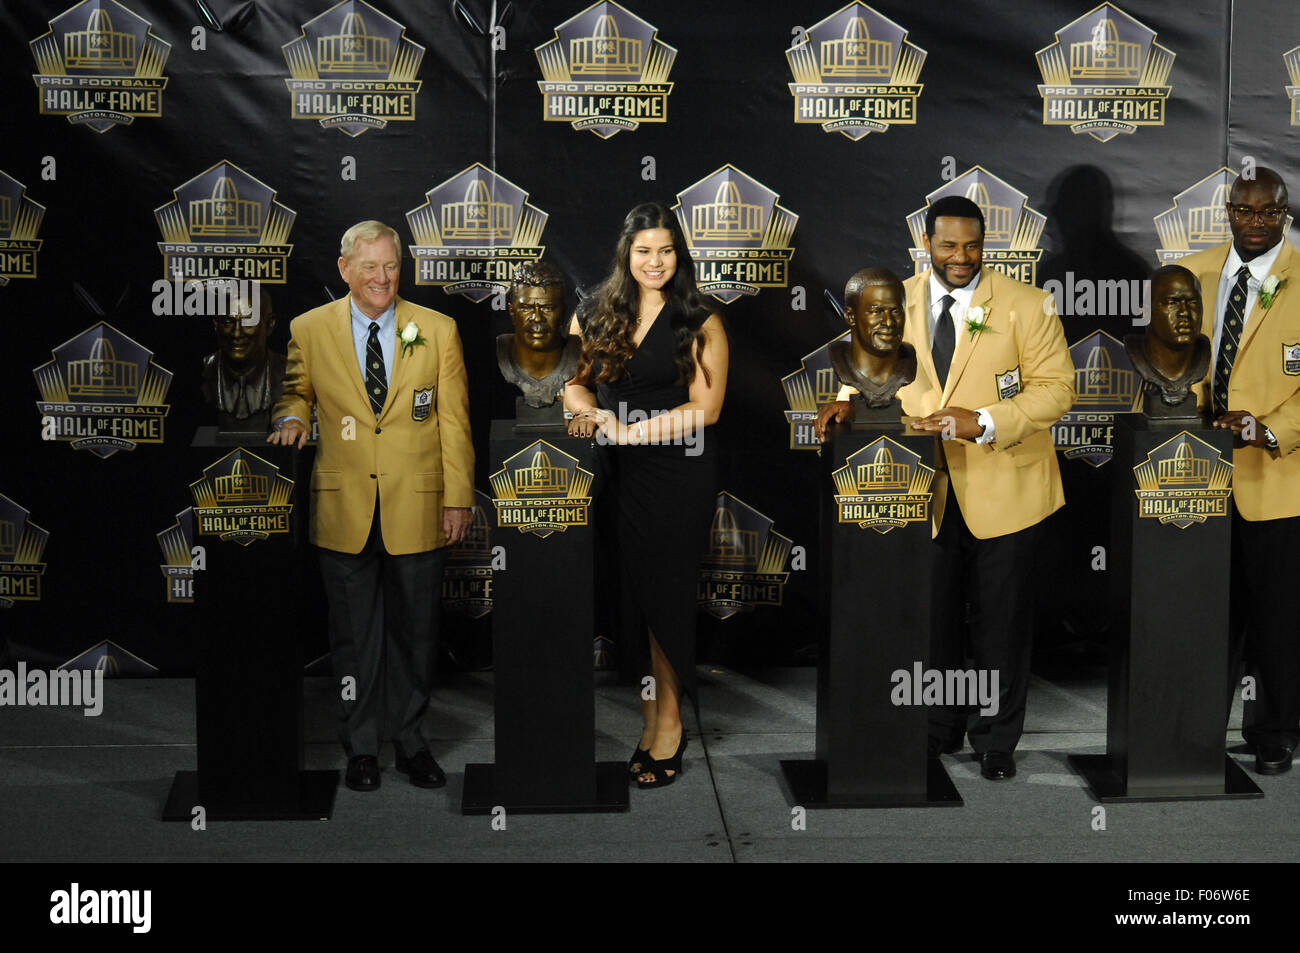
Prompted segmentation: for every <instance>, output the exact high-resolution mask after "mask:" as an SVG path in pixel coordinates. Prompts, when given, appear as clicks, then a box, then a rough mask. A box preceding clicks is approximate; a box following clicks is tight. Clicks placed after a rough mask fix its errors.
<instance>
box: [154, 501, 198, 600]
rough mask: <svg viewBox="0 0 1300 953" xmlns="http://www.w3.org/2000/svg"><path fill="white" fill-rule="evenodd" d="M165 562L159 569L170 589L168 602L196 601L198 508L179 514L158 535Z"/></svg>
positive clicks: (186, 508)
mask: <svg viewBox="0 0 1300 953" xmlns="http://www.w3.org/2000/svg"><path fill="white" fill-rule="evenodd" d="M158 546H159V548H160V549H162V554H163V559H164V560H165V562H163V563H162V565H161V566H160V567H159V568H160V569H161V570H162V574H163V581H164V583H165V584H166V587H167V601H168V602H171V603H179V604H183V605H188V604H190V603H192V602H194V507H192V506H187V507H185V509H183V510H181V511H180V512H179V513H177V514H176V522H175V523H172V525H171V526H168V527H167V528H166V529H165V530H163V531H162V532H161V533H159V534H158Z"/></svg>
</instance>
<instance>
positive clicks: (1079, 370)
mask: <svg viewBox="0 0 1300 953" xmlns="http://www.w3.org/2000/svg"><path fill="white" fill-rule="evenodd" d="M1070 360H1071V361H1072V362H1073V363H1074V395H1075V396H1074V406H1073V407H1071V408H1070V409H1069V410H1067V411H1066V412H1065V413H1064V414H1062V415H1061V419H1060V420H1058V421H1057V422H1056V423H1054V424H1052V440H1053V442H1054V443H1055V444H1056V449H1057V450H1060V451H1061V452H1062V453H1063V455H1064V456H1065V459H1067V460H1076V459H1077V460H1084V461H1086V462H1087V463H1089V464H1091V465H1092V466H1094V467H1099V466H1101V465H1102V464H1104V463H1108V462H1109V461H1110V458H1111V455H1112V453H1113V452H1114V445H1113V440H1114V435H1115V434H1114V431H1115V415H1116V414H1123V413H1128V412H1129V411H1131V410H1133V408H1134V407H1135V406H1136V402H1137V399H1138V391H1139V389H1140V388H1139V387H1138V380H1137V372H1136V371H1134V370H1133V365H1132V363H1131V362H1130V361H1129V359H1128V351H1126V350H1124V345H1123V344H1122V343H1121V342H1119V341H1117V340H1115V338H1113V337H1111V336H1110V335H1109V334H1107V333H1106V332H1105V331H1093V332H1092V333H1091V334H1089V335H1088V336H1087V337H1085V338H1083V339H1082V340H1079V341H1076V342H1075V343H1074V344H1072V345H1070Z"/></svg>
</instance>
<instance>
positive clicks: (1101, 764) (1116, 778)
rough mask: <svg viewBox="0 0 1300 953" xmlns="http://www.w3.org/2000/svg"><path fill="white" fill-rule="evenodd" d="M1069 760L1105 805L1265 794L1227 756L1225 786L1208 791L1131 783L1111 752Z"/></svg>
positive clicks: (1224, 761) (1077, 755)
mask: <svg viewBox="0 0 1300 953" xmlns="http://www.w3.org/2000/svg"><path fill="white" fill-rule="evenodd" d="M1066 760H1068V761H1069V762H1070V767H1072V768H1074V770H1075V771H1076V772H1077V773H1078V774H1079V775H1080V776H1081V777H1082V778H1083V780H1084V783H1086V784H1087V785H1088V790H1089V792H1090V793H1091V794H1092V796H1093V798H1094V799H1095V800H1098V801H1100V802H1101V803H1103V804H1124V803H1136V802H1138V801H1215V800H1240V799H1242V798H1252V797H1263V796H1264V792H1263V791H1261V790H1260V789H1259V785H1257V784H1256V783H1255V782H1254V781H1252V780H1251V779H1250V775H1248V774H1247V773H1246V772H1245V771H1244V770H1243V769H1242V767H1241V765H1239V764H1237V762H1236V761H1234V760H1232V758H1230V757H1229V756H1228V755H1226V754H1225V755H1224V756H1223V787H1222V788H1221V789H1220V788H1218V787H1217V786H1216V788H1215V790H1212V791H1204V790H1198V789H1196V788H1179V787H1177V786H1174V785H1154V784H1152V785H1142V786H1139V785H1133V786H1132V788H1133V789H1132V790H1131V791H1130V790H1129V787H1130V786H1129V785H1127V784H1126V783H1125V782H1124V779H1123V778H1122V777H1121V776H1120V774H1119V772H1118V771H1117V770H1116V769H1115V766H1114V764H1113V763H1112V761H1111V759H1110V756H1109V755H1104V754H1072V755H1070V756H1069V757H1068V758H1067V759H1066Z"/></svg>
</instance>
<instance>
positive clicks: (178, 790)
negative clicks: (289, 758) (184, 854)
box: [162, 770, 339, 821]
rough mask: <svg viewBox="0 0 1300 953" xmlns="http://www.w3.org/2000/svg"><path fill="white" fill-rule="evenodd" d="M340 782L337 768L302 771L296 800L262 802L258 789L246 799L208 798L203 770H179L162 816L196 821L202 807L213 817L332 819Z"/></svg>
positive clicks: (172, 819) (225, 818) (252, 819)
mask: <svg viewBox="0 0 1300 953" xmlns="http://www.w3.org/2000/svg"><path fill="white" fill-rule="evenodd" d="M338 786H339V773H338V771H336V770H328V771H300V772H298V795H297V797H296V798H293V799H292V800H288V801H276V802H269V801H267V802H259V801H258V800H257V792H256V791H254V792H251V793H250V795H249V799H248V801H246V802H242V803H230V802H227V803H217V802H212V801H206V802H205V801H204V800H203V799H202V798H200V797H199V773H198V772H197V771H177V772H176V778H175V780H173V781H172V789H171V793H169V794H168V795H167V804H166V806H165V807H164V808H163V814H162V819H163V820H164V821H192V820H193V819H194V808H196V807H201V808H203V811H204V814H205V815H206V819H207V820H209V821H328V820H329V819H330V817H331V816H332V815H333V814H334V793H335V792H336V791H337V790H338Z"/></svg>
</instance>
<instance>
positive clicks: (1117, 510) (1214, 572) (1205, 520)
mask: <svg viewBox="0 0 1300 953" xmlns="http://www.w3.org/2000/svg"><path fill="white" fill-rule="evenodd" d="M1231 462H1232V434H1231V432H1229V431H1226V430H1215V429H1213V428H1211V427H1209V426H1207V425H1206V424H1205V423H1203V422H1202V421H1200V420H1168V421H1164V420H1151V419H1148V418H1146V417H1145V416H1143V415H1142V414H1117V415H1116V417H1115V456H1114V461H1113V464H1112V466H1113V469H1112V471H1111V473H1112V480H1113V483H1112V486H1113V492H1114V494H1115V495H1114V503H1113V505H1112V532H1111V550H1110V553H1109V572H1110V575H1111V585H1112V593H1113V598H1112V605H1113V606H1114V612H1115V626H1114V634H1113V636H1112V640H1111V651H1110V672H1109V678H1108V691H1107V700H1106V754H1105V755H1073V756H1071V757H1070V759H1069V760H1070V763H1071V765H1073V766H1074V768H1075V769H1076V770H1077V771H1078V772H1079V773H1080V774H1082V775H1083V777H1084V779H1085V780H1086V781H1087V783H1088V786H1089V788H1090V789H1091V790H1092V793H1093V796H1094V797H1096V798H1097V799H1098V800H1100V801H1166V800H1182V799H1193V798H1195V799H1200V798H1241V797H1262V796H1263V793H1262V792H1261V791H1260V790H1259V788H1258V787H1257V786H1256V785H1255V783H1254V782H1253V781H1252V780H1251V779H1250V778H1249V777H1248V776H1247V775H1246V773H1245V772H1244V771H1242V769H1241V767H1240V766H1239V765H1238V764H1237V763H1236V762H1235V761H1233V760H1232V759H1231V758H1229V757H1227V755H1226V754H1225V752H1224V731H1225V728H1226V725H1227V723H1228V588H1229V579H1230V569H1231V566H1230V555H1231V545H1230V540H1231V526H1232V524H1231V522H1230V521H1231V512H1232V501H1231V498H1230V494H1231V480H1230V471H1228V470H1227V469H1226V468H1225V464H1230V463H1231Z"/></svg>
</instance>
